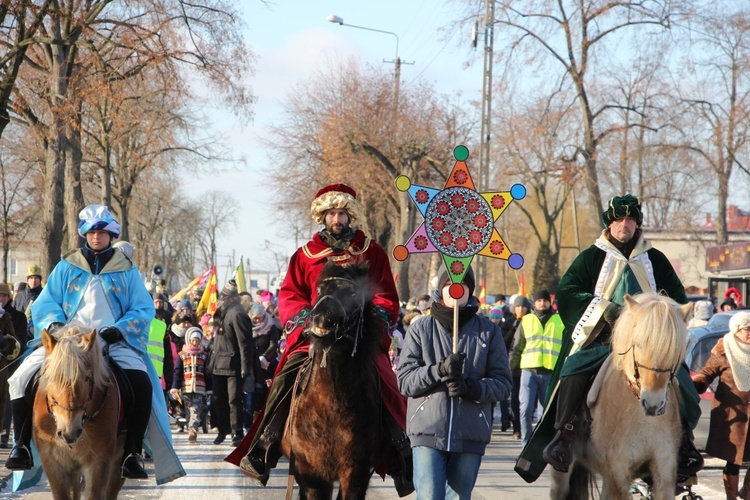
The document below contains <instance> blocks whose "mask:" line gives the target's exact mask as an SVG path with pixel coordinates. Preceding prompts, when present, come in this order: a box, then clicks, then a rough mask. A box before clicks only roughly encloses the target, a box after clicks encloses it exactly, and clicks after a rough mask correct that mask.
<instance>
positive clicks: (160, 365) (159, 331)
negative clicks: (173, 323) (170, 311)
mask: <svg viewBox="0 0 750 500" xmlns="http://www.w3.org/2000/svg"><path fill="white" fill-rule="evenodd" d="M165 333H167V324H166V323H164V322H163V321H162V320H160V319H156V318H154V319H152V320H151V326H150V327H149V329H148V346H146V351H147V352H148V355H149V357H151V361H152V362H153V363H154V368H156V374H157V375H159V377H161V376H162V375H164V334H165Z"/></svg>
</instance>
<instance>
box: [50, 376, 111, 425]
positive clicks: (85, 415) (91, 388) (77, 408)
mask: <svg viewBox="0 0 750 500" xmlns="http://www.w3.org/2000/svg"><path fill="white" fill-rule="evenodd" d="M86 382H88V383H89V398H88V399H87V400H86V401H84V402H83V403H81V404H79V405H78V406H72V407H67V406H63V405H61V404H60V403H58V402H57V401H55V398H53V397H52V396H50V395H49V394H46V403H47V413H48V414H49V415H50V416H51V417H52V420H54V421H55V422H56V421H57V418H56V417H55V414H54V413H53V412H52V408H54V407H55V406H57V407H59V408H60V409H62V410H64V411H67V412H70V413H73V412H75V411H80V410H84V409H85V408H86V405H87V404H89V403H90V402H91V401H93V399H94V379H92V378H91V377H89V376H88V375H87V376H86ZM108 394H109V385H107V386H105V388H104V395H103V396H102V402H101V403H100V404H99V407H98V408H97V409H96V411H95V412H94V413H91V414H88V413H86V411H85V410H84V412H83V417H82V418H81V425H83V424H85V423H86V422H88V421H91V422H93V421H94V418H96V416H97V415H99V413H100V412H101V411H102V408H104V403H106V402H107V395H108ZM50 399H51V400H52V404H51V405H50Z"/></svg>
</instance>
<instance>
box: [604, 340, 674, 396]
mask: <svg viewBox="0 0 750 500" xmlns="http://www.w3.org/2000/svg"><path fill="white" fill-rule="evenodd" d="M630 351H633V377H634V378H635V385H636V387H633V382H631V380H630V378H629V377H625V380H627V382H628V387H630V392H632V393H633V395H634V396H635V397H636V398H638V400H639V401H640V399H641V374H640V372H639V371H638V368H642V369H644V370H648V371H651V372H656V373H669V381H668V382H667V398H669V386H671V385H672V380H674V376H675V374H676V373H677V369H678V367H679V363H678V364H677V365H675V366H673V367H672V368H654V367H651V366H646V365H643V364H641V363H639V362H638V361H637V360H636V359H635V344H631V345H630V347H629V348H628V350H627V351H625V352H620V353H618V354H619V355H620V356H625V355H626V354H627V353H629V352H630Z"/></svg>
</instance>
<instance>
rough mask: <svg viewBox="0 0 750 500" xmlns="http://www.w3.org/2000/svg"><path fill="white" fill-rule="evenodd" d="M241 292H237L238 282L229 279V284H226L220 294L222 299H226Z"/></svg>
mask: <svg viewBox="0 0 750 500" xmlns="http://www.w3.org/2000/svg"><path fill="white" fill-rule="evenodd" d="M238 296H239V294H238V293H237V282H236V281H234V280H229V281H227V284H226V285H224V288H223V289H222V290H221V293H220V294H219V298H220V299H221V300H226V299H229V298H232V297H238Z"/></svg>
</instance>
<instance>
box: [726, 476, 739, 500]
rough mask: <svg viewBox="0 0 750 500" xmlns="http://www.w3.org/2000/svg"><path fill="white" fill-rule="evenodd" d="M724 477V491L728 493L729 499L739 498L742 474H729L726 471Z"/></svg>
mask: <svg viewBox="0 0 750 500" xmlns="http://www.w3.org/2000/svg"><path fill="white" fill-rule="evenodd" d="M722 477H723V479H724V491H725V492H726V493H727V500H737V489H738V488H739V486H740V475H739V474H735V475H729V474H727V473H726V472H725V473H724V475H723V476H722Z"/></svg>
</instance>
